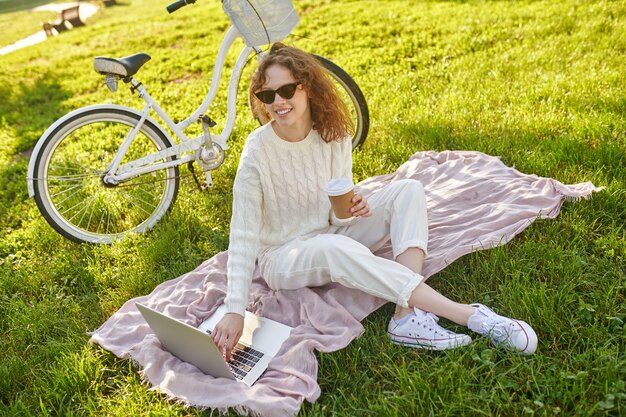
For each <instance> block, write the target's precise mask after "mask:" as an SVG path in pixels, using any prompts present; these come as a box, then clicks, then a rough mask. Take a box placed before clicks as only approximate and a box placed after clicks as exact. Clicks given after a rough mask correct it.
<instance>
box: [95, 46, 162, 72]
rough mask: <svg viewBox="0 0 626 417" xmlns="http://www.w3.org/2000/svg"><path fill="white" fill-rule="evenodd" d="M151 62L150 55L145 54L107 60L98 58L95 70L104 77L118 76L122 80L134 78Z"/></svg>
mask: <svg viewBox="0 0 626 417" xmlns="http://www.w3.org/2000/svg"><path fill="white" fill-rule="evenodd" d="M148 61H150V55H148V54H144V53H143V52H141V53H138V54H135V55H131V56H127V57H125V58H107V57H103V56H97V57H95V58H94V59H93V68H94V69H95V70H96V72H97V73H99V74H103V75H109V74H112V75H117V76H119V77H120V78H129V77H132V76H133V75H135V74H136V73H137V71H139V68H141V67H142V65H143V64H145V63H146V62H148Z"/></svg>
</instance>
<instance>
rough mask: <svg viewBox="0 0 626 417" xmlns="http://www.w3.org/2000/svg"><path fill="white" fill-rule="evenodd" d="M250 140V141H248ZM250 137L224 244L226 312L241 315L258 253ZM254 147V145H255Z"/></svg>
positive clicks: (257, 182)
mask: <svg viewBox="0 0 626 417" xmlns="http://www.w3.org/2000/svg"><path fill="white" fill-rule="evenodd" d="M250 139H252V140H250ZM254 144H255V141H254V138H249V140H248V141H247V142H246V145H245V146H244V149H243V151H242V154H241V159H240V161H239V167H238V168H237V175H236V176H235V182H234V185H233V212H232V218H231V222H230V241H229V245H228V265H227V268H228V289H227V293H226V300H225V301H224V303H225V304H226V312H228V313H237V314H240V315H242V316H243V315H244V314H245V310H246V306H247V304H248V293H249V290H250V283H251V281H252V274H253V272H254V265H255V262H256V258H257V254H258V250H259V233H260V230H261V221H262V218H261V207H262V203H263V192H262V189H261V178H260V174H259V166H258V164H257V163H256V160H255V155H254V149H255V146H253V145H254ZM257 144H258V143H257Z"/></svg>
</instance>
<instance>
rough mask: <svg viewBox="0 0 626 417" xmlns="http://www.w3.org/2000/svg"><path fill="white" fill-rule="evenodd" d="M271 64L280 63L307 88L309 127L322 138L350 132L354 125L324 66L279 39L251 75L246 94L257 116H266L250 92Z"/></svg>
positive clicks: (263, 80)
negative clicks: (250, 99) (310, 121)
mask: <svg viewBox="0 0 626 417" xmlns="http://www.w3.org/2000/svg"><path fill="white" fill-rule="evenodd" d="M272 65H281V66H283V67H285V68H287V69H288V70H289V71H291V74H292V75H293V77H294V79H295V80H296V81H298V82H300V83H301V84H302V86H303V88H304V89H305V91H306V92H307V95H308V99H309V107H310V109H311V119H312V121H313V129H315V130H317V132H318V133H319V134H320V136H321V137H322V139H323V140H324V141H326V142H332V141H334V140H337V141H339V140H343V139H345V138H346V136H347V135H348V134H351V133H353V131H354V125H353V123H352V119H351V118H350V114H349V112H348V108H347V107H346V105H345V103H344V102H343V100H342V99H341V97H339V93H338V92H337V88H336V87H335V85H334V84H333V82H332V81H331V79H330V78H329V77H328V75H327V74H326V70H325V69H324V67H323V66H322V65H321V64H320V63H319V62H318V61H317V60H316V59H315V57H313V56H312V55H311V54H309V53H307V52H304V51H302V50H300V49H297V48H294V47H291V46H287V45H284V44H282V43H280V42H277V43H275V44H274V45H272V47H271V49H270V51H269V54H268V56H267V57H266V58H265V59H264V60H263V61H262V62H261V64H260V65H259V67H258V68H257V70H256V72H255V73H254V75H253V76H252V82H251V83H250V97H251V98H252V108H253V111H254V112H255V114H256V115H258V116H261V117H260V118H261V120H269V119H270V117H269V113H268V112H267V109H266V108H265V106H264V105H263V103H262V102H261V101H260V100H259V99H258V98H257V97H256V96H255V95H254V94H253V93H254V92H256V91H259V90H260V89H261V88H262V87H263V84H265V83H266V82H267V77H266V71H267V69H268V68H269V67H270V66H272Z"/></svg>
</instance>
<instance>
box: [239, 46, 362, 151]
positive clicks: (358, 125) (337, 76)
mask: <svg viewBox="0 0 626 417" xmlns="http://www.w3.org/2000/svg"><path fill="white" fill-rule="evenodd" d="M313 56H314V57H315V59H317V60H318V61H319V62H320V64H322V66H323V67H324V68H325V69H326V71H327V72H328V75H329V76H330V78H331V79H332V80H333V82H334V83H335V87H337V91H338V92H339V96H340V97H341V98H342V99H343V102H344V103H345V104H346V107H347V108H348V111H349V113H350V118H351V119H352V123H353V125H354V134H353V135H352V149H356V148H358V147H359V146H361V145H362V144H363V142H365V139H366V138H367V133H368V131H369V126H370V114H369V109H368V107H367V102H366V101H365V97H364V96H363V92H361V89H360V88H359V86H358V85H357V83H356V82H355V81H354V80H353V79H352V77H350V75H348V73H347V72H345V71H344V70H343V69H342V68H341V67H339V66H338V65H337V64H335V63H334V62H332V61H330V60H329V59H326V58H324V57H322V56H319V55H315V54H313ZM251 102H252V97H248V103H249V104H250V103H251ZM250 107H251V109H252V106H250ZM252 111H253V115H254V117H255V118H256V119H257V120H258V121H259V123H261V124H265V123H267V122H269V118H268V116H267V115H265V114H256V113H255V112H254V110H252ZM259 113H260V112H259Z"/></svg>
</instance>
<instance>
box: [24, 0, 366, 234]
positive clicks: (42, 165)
mask: <svg viewBox="0 0 626 417" xmlns="http://www.w3.org/2000/svg"><path fill="white" fill-rule="evenodd" d="M190 3H195V0H179V1H177V2H175V3H172V4H171V5H169V6H168V7H167V10H168V11H169V12H170V13H172V12H174V11H176V10H178V9H179V8H181V7H183V6H185V5H187V4H190ZM222 5H223V9H224V11H225V12H226V14H227V15H228V17H229V19H230V21H231V22H232V24H233V25H232V26H231V27H230V28H229V29H228V31H227V32H226V34H225V35H224V38H223V40H222V43H221V45H220V48H219V52H218V55H217V58H216V63H215V66H214V70H213V75H212V79H211V84H210V87H209V91H208V93H207V95H206V97H205V99H204V101H203V102H202V104H201V105H200V106H199V107H198V108H197V109H196V110H195V111H194V112H193V114H191V115H190V116H189V117H188V118H187V119H185V120H183V121H181V122H179V123H175V122H173V121H172V119H171V118H170V117H169V116H168V115H167V113H166V112H165V111H164V110H163V109H162V108H161V107H160V106H159V105H158V103H157V102H156V101H155V100H154V99H153V98H152V97H151V96H150V95H149V94H148V91H147V89H146V87H145V85H143V84H142V83H141V82H139V81H137V80H136V79H135V78H134V77H135V75H136V73H137V72H138V71H139V69H140V68H141V66H142V65H144V64H145V63H146V62H147V61H148V60H149V59H150V56H149V55H147V54H145V53H139V54H135V55H131V56H128V57H125V58H121V59H115V58H105V57H97V58H95V59H94V68H95V70H96V71H97V72H98V73H100V74H103V75H105V77H106V78H105V83H106V85H107V86H108V87H109V89H110V90H111V91H113V92H114V91H116V90H117V85H118V81H119V80H122V81H123V82H125V83H129V84H130V89H131V91H132V92H133V93H134V92H137V93H138V94H139V97H140V98H142V99H143V100H144V101H145V103H146V104H145V107H144V108H143V109H142V110H136V109H133V108H129V107H124V106H119V105H112V104H102V105H94V106H88V107H83V108H80V109H78V110H75V111H72V112H70V113H68V114H67V115H65V116H63V117H62V118H60V119H59V120H57V121H56V122H55V123H54V124H52V125H51V126H50V127H49V128H48V129H47V130H46V132H45V133H44V134H43V135H42V136H41V138H40V139H39V141H38V142H37V145H36V146H35V149H34V150H33V154H32V156H31V159H30V161H29V166H28V192H29V195H30V196H31V197H33V196H34V197H35V201H36V202H37V206H38V208H39V210H40V211H41V213H42V214H43V216H44V217H45V219H46V220H47V222H48V223H49V224H50V225H51V226H52V227H53V228H54V229H55V230H56V231H57V232H59V233H60V234H62V235H63V236H65V237H66V238H68V239H71V240H73V241H76V242H92V243H111V242H113V241H114V240H116V239H119V238H121V237H123V236H124V235H125V234H127V233H129V232H136V233H143V232H145V231H147V230H149V229H150V228H152V227H153V226H154V225H155V224H156V223H157V222H158V221H159V220H161V218H162V217H163V216H164V215H165V213H167V212H168V211H169V210H170V209H171V207H172V204H173V203H174V201H175V200H176V196H177V194H178V186H179V178H180V177H179V169H178V167H179V166H180V165H181V164H185V163H187V164H188V165H189V167H190V171H192V172H193V164H194V163H197V164H199V166H200V167H201V169H202V171H204V177H205V178H204V180H205V182H206V185H207V186H208V187H211V186H212V185H213V179H212V176H211V171H212V170H215V169H217V168H218V167H219V166H220V165H221V164H222V162H223V161H224V152H225V151H226V150H227V149H228V145H227V139H228V137H229V136H230V134H231V132H232V130H233V127H234V123H235V113H236V100H237V90H238V88H239V81H240V78H241V74H242V71H243V68H244V66H245V65H246V63H247V62H248V61H249V58H250V56H251V55H252V54H257V55H258V56H259V59H263V57H264V54H265V53H264V52H263V50H262V49H261V46H262V45H267V44H270V43H273V42H277V41H279V40H282V39H284V38H285V37H286V36H288V35H289V34H290V33H291V31H292V30H293V28H294V27H295V26H296V24H297V23H298V17H297V14H296V12H295V10H294V8H293V4H292V3H291V0H222ZM238 36H241V37H242V38H243V39H244V41H245V43H246V45H245V46H244V48H243V50H242V51H241V53H240V54H239V56H238V58H237V60H236V63H235V65H234V67H233V69H232V72H231V75H230V80H229V84H228V99H227V109H228V110H227V117H226V121H225V125H224V127H223V130H222V131H221V132H220V133H218V134H212V133H211V130H210V129H211V128H212V127H213V126H214V125H215V123H214V122H213V120H212V119H211V118H210V117H209V116H207V115H206V114H205V112H206V111H207V110H208V108H209V106H210V105H211V103H212V102H213V99H214V98H215V96H216V94H217V89H218V85H219V81H220V78H221V76H222V70H223V68H224V62H225V59H226V55H227V53H228V51H229V50H230V49H231V47H232V46H233V43H234V42H235V40H236V39H237V37H238ZM316 58H317V59H318V60H319V61H320V62H321V63H322V65H323V66H324V67H325V68H326V69H327V71H328V73H329V74H330V75H331V78H332V79H334V80H335V81H336V85H337V87H338V88H339V90H340V94H341V95H342V97H344V100H345V101H346V104H347V105H348V108H349V109H350V112H351V114H352V118H353V122H354V126H355V132H354V135H353V137H352V145H353V148H356V147H357V146H359V145H361V144H362V143H363V141H364V140H365V138H366V136H367V132H368V128H369V112H368V108H367V104H366V102H365V98H364V97H363V94H362V92H361V90H360V89H359V87H358V86H357V84H356V83H355V82H354V80H353V79H352V78H351V77H350V76H349V75H348V74H347V73H346V72H345V71H343V70H342V69H341V68H340V67H338V66H337V65H335V64H334V63H332V62H331V61H329V60H328V59H325V58H323V57H320V56H316ZM152 111H154V112H155V113H156V114H157V115H158V116H159V117H160V119H161V120H162V121H163V122H165V124H166V125H167V127H169V129H170V130H171V131H172V132H173V133H174V135H175V136H176V137H178V139H179V140H177V141H173V140H172V137H171V136H170V134H168V132H167V131H166V129H164V128H163V127H162V126H161V125H160V124H159V123H158V122H157V121H156V120H155V119H153V118H152V117H151V116H150V114H151V112H152ZM255 117H257V119H259V121H260V122H261V123H265V122H267V120H262V117H261V116H257V115H255ZM198 121H199V122H201V123H202V128H203V129H202V131H203V133H202V134H201V135H199V136H197V137H194V138H188V137H187V136H186V135H185V133H184V130H185V129H187V128H188V127H189V126H190V125H192V124H193V123H196V122H198Z"/></svg>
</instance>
